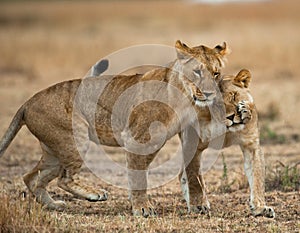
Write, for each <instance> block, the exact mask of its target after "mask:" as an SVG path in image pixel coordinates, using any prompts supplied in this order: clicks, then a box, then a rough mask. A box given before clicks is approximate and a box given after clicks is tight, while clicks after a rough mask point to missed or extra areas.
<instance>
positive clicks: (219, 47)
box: [214, 42, 231, 56]
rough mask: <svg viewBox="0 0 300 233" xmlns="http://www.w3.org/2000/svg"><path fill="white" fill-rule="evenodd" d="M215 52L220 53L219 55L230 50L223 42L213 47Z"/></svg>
mask: <svg viewBox="0 0 300 233" xmlns="http://www.w3.org/2000/svg"><path fill="white" fill-rule="evenodd" d="M214 50H215V52H216V53H218V54H220V55H221V56H225V55H227V54H229V53H230V52H231V50H230V49H229V48H228V46H227V44H226V42H223V44H222V45H217V46H216V47H215V48H214Z"/></svg>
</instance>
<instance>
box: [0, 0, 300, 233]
mask: <svg viewBox="0 0 300 233" xmlns="http://www.w3.org/2000/svg"><path fill="white" fill-rule="evenodd" d="M298 9H299V3H298V1H297V0H287V1H273V2H271V3H270V2H265V3H255V4H250V3H249V4H228V5H192V4H184V3H183V2H180V1H172V2H171V1H159V2H155V3H154V2H152V1H147V2H146V1H145V2H141V1H122V2H121V3H120V2H117V1H101V2H98V1H91V2H88V3H87V2H83V1H76V2H71V1H63V2H59V1H55V2H46V1H43V2H38V1H36V2H35V1H32V2H25V1H19V2H15V3H9V2H5V3H3V2H2V3H1V4H0V51H1V62H0V80H1V85H0V106H1V108H0V116H1V117H0V134H2V133H4V130H5V129H6V127H7V125H8V124H9V121H10V120H11V118H12V116H13V115H14V113H15V112H16V110H17V109H18V107H19V106H20V105H21V104H22V103H23V102H24V101H25V100H26V99H27V98H29V97H30V96H31V95H33V94H34V93H36V92H37V91H38V90H40V89H43V88H45V87H47V86H48V85H50V84H52V83H55V82H59V81H62V80H66V79H72V78H80V77H83V76H84V75H85V73H86V72H87V71H88V69H89V68H90V66H91V65H93V64H94V63H95V62H96V61H97V60H99V59H100V58H102V57H103V56H106V55H107V54H110V53H112V52H115V51H117V50H118V49H121V48H124V47H128V46H131V45H136V44H147V43H158V44H166V45H170V46H173V44H174V42H175V40H176V39H181V40H183V41H184V42H186V43H187V44H189V45H198V44H206V45H209V46H214V45H216V44H219V43H221V42H223V41H227V43H228V44H229V46H230V47H231V49H232V51H233V52H232V54H231V55H230V56H229V59H228V60H229V63H228V66H227V68H226V69H225V73H237V72H238V71H239V70H240V69H241V68H248V69H250V70H251V72H252V74H253V82H252V83H251V88H252V93H253V95H254V98H255V101H256V104H257V108H258V110H259V112H260V113H261V115H262V119H261V120H262V121H261V122H260V123H261V126H262V127H261V128H262V140H263V142H264V143H265V145H264V151H265V155H266V163H267V189H268V192H267V194H266V196H267V201H268V204H269V205H271V206H274V208H275V211H276V212H277V218H276V219H275V220H271V219H264V218H253V217H252V216H250V215H249V208H248V205H247V202H248V196H249V195H248V193H249V190H248V185H247V181H246V179H245V176H244V173H243V169H242V159H241V152H240V151H239V149H238V148H236V147H232V148H230V149H226V150H225V151H224V160H223V161H222V158H219V159H218V160H217V161H216V163H215V164H214V166H213V168H212V169H211V170H210V171H208V173H207V174H205V179H206V181H207V186H208V189H209V200H210V201H211V204H212V211H211V215H210V216H198V215H189V214H187V213H186V206H185V203H184V202H182V200H181V195H180V192H179V185H178V182H177V181H172V182H170V183H168V184H166V185H165V186H163V187H160V188H158V189H154V190H152V191H151V192H150V194H151V198H152V200H153V202H154V205H155V206H156V209H157V211H158V213H159V216H158V217H155V218H150V219H143V218H134V217H132V216H131V211H130V204H129V202H128V200H127V192H126V190H122V189H118V188H116V187H113V186H111V185H108V184H105V183H104V182H102V181H99V179H97V178H96V177H95V176H92V175H91V174H90V173H89V172H88V169H84V170H83V172H82V173H81V176H82V178H83V179H84V180H85V182H86V183H91V184H95V185H96V186H97V187H99V188H102V187H103V188H105V189H107V190H108V191H109V193H110V199H109V200H108V201H107V202H105V203H89V202H87V201H84V200H78V199H75V198H73V197H72V196H70V195H68V194H66V193H64V192H63V191H61V190H59V189H58V188H57V187H56V186H55V184H54V183H52V184H50V187H49V190H50V192H51V195H52V196H54V198H56V199H62V200H65V201H66V202H67V204H68V208H67V209H66V211H64V212H56V211H48V210H44V209H43V208H42V207H41V206H40V205H38V204H36V203H35V202H34V200H33V199H32V198H31V197H30V195H28V193H27V189H26V188H25V186H24V184H23V182H22V180H21V175H22V174H23V173H25V172H27V171H28V170H30V168H31V167H32V166H33V164H34V163H36V162H37V161H38V159H39V157H40V150H39V144H38V142H37V141H36V140H35V139H34V138H33V137H32V136H31V134H30V133H29V132H28V131H27V130H25V129H23V130H22V131H21V132H20V133H19V135H18V136H17V137H16V139H15V141H14V143H13V144H12V145H11V147H10V148H9V150H8V151H7V153H6V154H5V155H4V157H3V158H1V160H0V187H1V188H0V190H1V191H0V232H3V233H4V232H5V233H6V232H299V229H300V217H299V216H300V213H299V209H300V204H299V203H300V194H299V166H298V167H296V169H295V170H294V169H293V166H294V165H295V164H297V163H298V162H299V159H300V144H299V135H300V134H299V132H300V121H299V115H300V110H299V108H297V106H299V104H300V95H299V84H300V80H299V77H300V70H299V59H298V51H299V50H300V44H299V41H300V32H299V30H297V28H298V27H299V26H298V25H299V22H300V15H299V12H298ZM177 145H178V142H177V141H172V143H171V144H170V145H169V147H167V148H166V149H165V150H164V152H163V153H162V156H164V154H166V156H170V154H172V153H173V151H174V147H176V146H177ZM108 151H111V153H114V154H115V155H119V156H121V155H120V154H119V152H118V151H115V150H114V149H109V150H108ZM116 158H117V159H118V158H119V157H116ZM163 159H164V158H160V160H162V161H163ZM120 161H121V160H120ZM277 161H280V163H278V162H277ZM280 164H281V165H280ZM225 165H226V166H225ZM225 168H226V169H225ZM297 181H298V183H297ZM283 191H284V192H283ZM24 193H27V195H26V197H23V196H22V195H23V194H24Z"/></svg>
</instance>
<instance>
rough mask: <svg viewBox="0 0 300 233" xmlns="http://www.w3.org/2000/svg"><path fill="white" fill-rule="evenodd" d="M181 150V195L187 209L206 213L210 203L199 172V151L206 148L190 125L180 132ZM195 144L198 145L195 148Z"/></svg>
mask: <svg viewBox="0 0 300 233" xmlns="http://www.w3.org/2000/svg"><path fill="white" fill-rule="evenodd" d="M180 139H181V141H182V151H183V161H184V164H183V168H182V171H181V172H180V174H179V180H180V185H181V190H182V192H183V197H184V199H185V201H186V202H187V206H188V211H189V212H194V213H203V214H206V213H208V212H209V209H210V204H209V202H208V199H207V196H206V193H205V183H204V179H203V176H202V175H201V174H200V173H199V170H200V158H201V153H202V151H203V150H204V148H206V145H202V143H201V140H199V137H198V135H197V133H196V131H195V130H194V129H193V128H192V127H188V128H186V129H185V130H184V131H183V132H182V133H181V134H180ZM195 145H198V146H197V147H196V149H195Z"/></svg>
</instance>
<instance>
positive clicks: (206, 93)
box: [203, 92, 214, 98]
mask: <svg viewBox="0 0 300 233" xmlns="http://www.w3.org/2000/svg"><path fill="white" fill-rule="evenodd" d="M213 94H214V93H213V92H203V95H205V97H206V98H208V97H210V96H211V95H213Z"/></svg>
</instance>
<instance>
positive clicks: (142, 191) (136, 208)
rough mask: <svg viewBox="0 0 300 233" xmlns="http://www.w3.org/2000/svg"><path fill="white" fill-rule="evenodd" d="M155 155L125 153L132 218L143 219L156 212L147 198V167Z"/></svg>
mask: <svg viewBox="0 0 300 233" xmlns="http://www.w3.org/2000/svg"><path fill="white" fill-rule="evenodd" d="M155 155H156V153H155V154H151V155H137V154H133V153H129V152H126V161H127V172H128V186H129V187H128V188H129V198H130V201H131V205H132V213H133V215H134V216H143V217H145V218H147V217H149V216H151V215H156V212H155V210H154V208H153V206H152V204H151V203H150V201H149V200H148V196H147V173H148V167H149V165H150V163H151V162H152V160H153V159H154V157H155Z"/></svg>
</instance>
